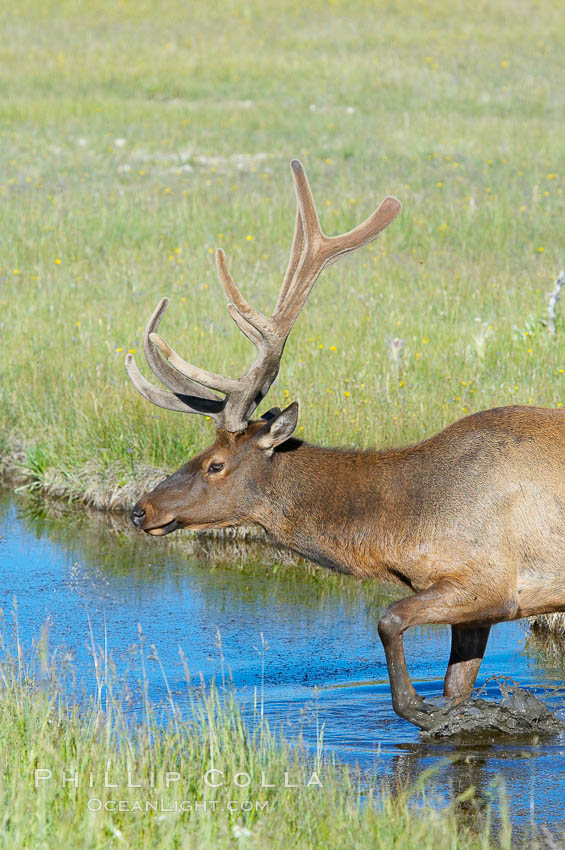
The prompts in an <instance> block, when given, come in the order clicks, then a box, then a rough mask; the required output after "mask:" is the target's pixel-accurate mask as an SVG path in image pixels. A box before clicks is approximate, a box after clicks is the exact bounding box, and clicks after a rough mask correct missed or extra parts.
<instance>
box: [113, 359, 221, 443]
mask: <svg viewBox="0 0 565 850" xmlns="http://www.w3.org/2000/svg"><path fill="white" fill-rule="evenodd" d="M126 369H127V372H128V375H129V377H130V380H131V382H132V384H133V385H134V387H135V388H136V390H137V391H138V392H139V393H141V395H142V396H143V397H144V398H146V399H147V401H150V402H151V403H152V404H155V405H157V407H163V408H164V409H165V410H175V411H177V412H178V413H201V414H203V415H206V416H210V417H211V418H212V419H215V420H216V422H217V423H218V427H221V423H222V422H223V409H224V406H225V399H219V398H217V397H216V398H215V399H214V400H212V399H209V398H201V397H200V396H193V395H191V394H186V395H185V394H184V393H174V392H168V391H167V390H163V389H161V387H156V386H154V385H153V384H152V383H150V382H149V381H148V380H147V379H146V378H144V377H143V375H142V374H141V372H140V371H139V369H138V368H137V363H136V362H135V358H134V356H133V354H126Z"/></svg>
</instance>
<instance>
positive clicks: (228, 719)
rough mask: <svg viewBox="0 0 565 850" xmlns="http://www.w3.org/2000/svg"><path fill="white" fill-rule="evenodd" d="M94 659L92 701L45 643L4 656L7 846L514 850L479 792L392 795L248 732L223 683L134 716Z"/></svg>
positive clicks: (0, 716) (0, 795)
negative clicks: (476, 797) (471, 805)
mask: <svg viewBox="0 0 565 850" xmlns="http://www.w3.org/2000/svg"><path fill="white" fill-rule="evenodd" d="M145 651H147V649H146V650H145ZM94 658H95V659H96V663H95V664H94V671H95V673H94V674H93V675H96V680H97V681H96V683H94V682H93V685H94V686H95V687H94V690H95V692H97V694H98V697H97V698H96V699H95V700H93V701H92V702H91V703H90V705H89V707H87V708H84V707H83V708H78V707H77V706H76V705H73V704H72V703H69V701H68V700H66V699H65V698H64V696H63V693H64V688H63V687H62V685H63V682H64V681H65V680H66V679H67V678H68V676H69V671H68V670H67V673H66V674H65V676H62V674H61V672H60V668H59V670H56V669H55V668H54V666H53V665H52V657H51V656H49V653H48V651H47V647H46V646H45V644H43V643H40V644H39V647H38V654H37V658H36V660H35V663H34V664H33V665H32V666H31V667H30V666H28V665H27V664H26V662H25V661H24V659H22V658H21V656H20V657H19V658H17V657H12V659H10V657H9V656H6V655H3V659H2V661H0V697H1V699H0V741H1V743H2V746H1V760H2V775H3V780H2V783H1V785H0V803H1V806H2V827H1V829H0V847H6V848H13V847H35V848H38V847H58V848H61V850H65V848H72V850H79V848H85V850H86V848H89V849H90V848H109V847H131V848H136V850H142V849H143V848H152V850H158V848H167V850H170V848H181V847H191V848H200V847H202V848H204V847H206V848H208V847H214V848H218V849H219V850H221V848H224V847H225V848H228V847H230V848H233V847H241V848H273V850H275V848H286V847H289V846H295V847H308V848H325V847H328V846H330V845H331V846H332V847H340V848H357V847H383V848H387V850H391V848H396V847H398V848H422V847H424V848H434V850H436V849H437V848H446V849H447V848H450V850H452V848H487V847H492V846H500V847H510V839H511V835H510V829H509V827H504V828H503V829H502V831H501V832H500V834H499V836H498V837H497V838H496V840H495V839H494V838H493V836H492V834H491V833H490V832H489V829H488V824H486V823H485V824H483V826H477V825H476V824H474V825H473V827H471V826H470V825H469V816H468V813H467V815H463V816H461V811H460V809H463V810H465V811H467V809H465V803H464V801H467V802H469V800H470V799H471V797H472V792H469V793H464V794H463V795H461V797H460V798H458V799H457V800H456V801H454V803H453V804H452V805H451V806H449V807H448V808H447V809H445V808H444V809H443V810H442V811H441V813H440V812H438V811H436V810H434V808H433V806H432V805H430V804H429V803H426V799H425V795H424V791H423V790H422V785H425V784H426V783H425V782H424V783H422V782H421V783H420V789H419V790H414V789H412V790H408V791H400V792H399V793H398V794H395V795H390V794H389V793H386V792H384V791H383V790H382V788H380V785H379V783H378V777H375V787H374V788H373V787H372V784H373V783H372V782H371V781H370V779H367V778H365V779H364V780H363V782H361V783H360V781H359V778H358V777H356V776H355V775H354V774H353V773H351V772H350V771H348V770H346V769H343V768H339V767H336V766H335V765H334V764H332V763H331V761H329V760H328V759H326V758H325V757H324V756H323V751H322V747H321V746H320V752H319V753H318V754H317V755H315V756H313V757H312V756H308V755H307V754H306V753H305V752H303V751H302V750H300V748H298V749H297V748H294V749H291V748H290V746H289V745H288V744H287V743H286V742H285V741H284V740H283V739H282V738H281V737H280V736H278V735H275V734H273V733H271V732H270V731H269V730H268V729H267V728H266V727H265V726H264V725H261V723H259V724H258V726H257V728H256V732H255V733H253V734H252V733H250V732H249V731H248V729H247V728H246V726H245V724H244V722H243V719H242V716H241V714H240V711H239V709H238V707H237V704H236V703H235V701H234V700H233V699H231V698H230V697H229V696H226V697H220V695H219V694H218V692H217V691H215V690H212V691H207V692H205V693H203V692H198V689H196V690H194V689H193V690H192V691H191V693H192V697H191V700H192V707H193V712H192V714H191V716H190V719H189V720H183V719H182V718H181V715H180V712H179V710H178V706H177V705H176V703H175V702H174V701H173V699H172V697H171V699H170V702H169V705H168V706H167V707H166V708H165V709H157V708H156V707H155V706H154V705H152V704H151V702H150V701H149V699H148V698H147V697H146V698H145V700H144V709H143V712H142V716H141V717H140V718H138V722H136V723H133V722H132V720H131V718H129V719H128V717H127V715H126V714H125V713H124V711H123V708H122V703H121V701H120V694H119V689H118V686H117V684H116V681H115V679H114V678H113V677H112V675H111V673H109V667H107V666H105V664H104V656H103V655H102V654H98V653H96V654H95V655H94ZM94 658H93V660H94ZM141 687H142V692H144V693H146V690H145V688H144V685H143V682H142V683H141ZM187 687H188V685H187ZM57 693H59V697H57V696H56V694H57ZM257 711H258V712H259V711H260V706H259V705H258V707H257ZM320 744H321V742H320ZM211 771H212V772H211ZM212 786H215V787H212ZM267 786H268V787H267ZM290 786H294V787H290Z"/></svg>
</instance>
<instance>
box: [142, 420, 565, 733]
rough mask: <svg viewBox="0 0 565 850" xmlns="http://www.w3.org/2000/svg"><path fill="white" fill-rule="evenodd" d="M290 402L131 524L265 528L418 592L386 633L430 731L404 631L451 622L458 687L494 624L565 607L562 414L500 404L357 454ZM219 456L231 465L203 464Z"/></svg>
mask: <svg viewBox="0 0 565 850" xmlns="http://www.w3.org/2000/svg"><path fill="white" fill-rule="evenodd" d="M291 408H293V406H292V405H291V407H290V408H287V410H286V411H283V413H282V414H280V416H279V417H278V418H277V417H275V418H274V419H273V420H271V421H268V422H266V421H264V420H259V421H258V422H254V423H251V424H250V425H249V426H248V428H247V429H246V430H245V431H243V432H241V433H238V434H232V433H228V432H227V431H218V433H217V437H216V441H215V443H214V444H213V445H212V446H210V447H209V448H208V449H206V450H204V451H203V452H201V453H200V454H199V455H197V456H196V457H195V458H193V459H192V460H191V461H189V462H188V463H187V464H185V466H183V467H182V468H181V469H180V470H179V471H178V472H176V473H175V474H174V475H172V476H171V477H170V478H168V479H166V480H165V481H164V482H162V483H161V484H160V485H159V486H158V487H157V488H156V489H155V490H153V491H152V492H151V493H150V494H148V495H147V496H145V497H144V498H143V499H142V500H141V501H140V502H139V503H138V505H137V506H136V509H134V513H135V510H137V511H138V514H139V515H141V514H140V512H141V513H143V512H144V519H143V523H140V522H137V521H136V520H135V519H134V521H136V524H137V525H140V526H141V527H143V528H144V530H146V531H150V532H152V533H157V534H158V533H166V532H167V531H169V530H174V529H175V528H179V527H188V528H196V529H205V528H216V527H221V526H227V525H240V524H246V523H256V524H259V525H261V526H263V528H265V530H266V531H267V532H268V533H269V534H270V535H272V536H273V537H274V538H275V539H276V540H277V541H278V542H279V543H282V544H284V545H285V546H287V547H289V548H290V549H293V550H294V551H296V552H299V553H300V554H301V555H304V556H305V557H308V558H310V559H311V560H313V561H316V562H317V563H320V564H323V565H324V566H327V567H330V568H331V569H335V570H339V571H342V572H346V573H350V574H352V575H355V576H359V577H374V578H377V579H383V580H387V581H393V582H397V583H400V584H402V585H404V586H406V587H407V588H409V589H410V590H412V591H413V592H414V594H415V595H414V596H411V597H407V598H406V599H402V600H400V601H398V602H395V603H393V604H392V605H391V606H390V607H389V608H388V609H387V611H386V612H385V614H384V615H383V617H382V619H381V622H380V625H379V631H380V634H381V637H382V640H383V644H384V647H385V653H386V656H387V663H388V667H389V674H390V679H391V692H392V699H393V705H394V707H395V709H396V711H397V712H398V713H399V714H401V715H402V716H403V717H406V718H407V719H409V720H411V721H412V722H414V723H416V724H418V725H419V726H422V727H424V728H425V727H426V726H427V725H429V722H428V719H429V707H427V705H426V704H425V703H424V701H423V700H421V698H420V697H419V696H418V695H417V694H416V692H415V691H414V689H413V687H412V685H411V683H410V680H409V678H408V672H407V669H406V663H405V660H404V654H403V649H402V633H403V632H404V630H405V629H406V628H409V627H410V626H413V625H418V624H424V623H447V624H450V625H451V626H452V627H453V641H452V652H451V658H450V663H449V667H448V672H447V675H446V681H445V694H446V695H447V696H450V697H456V698H462V697H465V696H467V695H468V694H469V693H470V691H471V690H472V687H473V684H474V681H475V678H476V675H477V673H478V669H479V666H480V662H481V659H482V656H483V653H484V650H485V647H486V641H487V639H488V630H489V628H490V626H491V625H492V624H493V623H497V622H501V621H504V620H512V619H516V618H518V617H524V616H529V615H531V614H539V613H549V612H555V611H563V610H565V581H564V573H565V569H564V567H565V563H564V561H565V475H564V472H565V412H563V411H560V410H546V409H542V408H530V407H505V408H497V409H494V410H488V411H483V412H481V413H476V414H474V415H472V416H468V417H466V418H465V419H462V420H460V421H459V422H456V423H455V424H453V425H451V426H450V427H449V428H447V429H446V430H444V431H442V432H441V433H440V434H438V435H436V436H434V437H432V438H431V439H428V440H425V441H424V442H422V443H419V444H418V445H414V446H409V447H406V448H402V449H391V450H385V451H368V452H360V451H354V450H351V451H350V450H340V449H328V448H321V447H317V446H312V445H309V444H308V443H304V442H301V441H299V440H296V439H293V438H290V434H291V433H292V430H293V428H294V425H295V424H296V415H294V410H293V411H292V413H293V415H294V420H293V421H294V425H293V424H292V423H291V422H287V421H286V420H285V419H284V417H285V415H286V419H287V420H289V419H292V416H291V415H290V411H291ZM296 413H297V408H296ZM277 422H278V423H279V424H278V427H279V428H280V429H281V430H282V433H281V435H279V436H280V437H281V439H279V440H278V442H277V439H278V437H277V438H275V436H274V432H275V430H276V427H277V426H276V425H275V426H273V423H277ZM281 423H282V424H281ZM269 441H271V442H272V443H273V445H270V443H269ZM262 443H265V444H266V448H265V446H263V447H261V445H262ZM211 462H215V463H216V464H218V463H224V464H225V467H224V469H223V470H221V471H220V472H219V473H218V472H216V473H214V474H212V473H208V472H207V469H208V466H209V464H210V463H211Z"/></svg>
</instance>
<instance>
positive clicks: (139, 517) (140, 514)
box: [130, 505, 145, 528]
mask: <svg viewBox="0 0 565 850" xmlns="http://www.w3.org/2000/svg"><path fill="white" fill-rule="evenodd" d="M130 518H131V521H132V522H133V524H134V525H135V526H136V528H141V526H142V525H143V520H144V519H145V511H144V510H143V508H140V507H139V505H136V506H135V508H134V509H133V511H132V512H131V514H130Z"/></svg>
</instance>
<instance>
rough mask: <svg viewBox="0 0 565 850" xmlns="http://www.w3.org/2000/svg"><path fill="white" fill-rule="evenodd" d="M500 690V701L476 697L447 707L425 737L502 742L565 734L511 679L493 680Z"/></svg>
mask: <svg viewBox="0 0 565 850" xmlns="http://www.w3.org/2000/svg"><path fill="white" fill-rule="evenodd" d="M489 682H495V683H496V684H497V686H498V688H499V689H500V698H499V699H490V700H488V701H487V700H485V699H482V698H481V697H480V696H478V695H477V696H473V697H471V698H470V699H467V700H465V701H464V702H460V703H457V704H455V705H446V706H445V707H442V708H439V709H437V710H436V711H434V712H433V713H432V715H431V719H432V725H431V726H430V728H429V729H426V730H425V731H422V733H421V734H422V737H427V738H447V737H451V738H453V737H455V736H457V737H459V738H461V739H464V738H473V737H477V736H480V738H481V740H483V741H484V740H485V739H486V740H488V738H489V736H490V737H491V738H492V739H493V740H498V739H499V737H500V736H501V735H510V736H513V737H520V738H524V737H528V736H531V737H532V738H533V739H534V740H536V739H539V738H540V737H544V738H547V737H552V736H554V735H557V734H558V733H559V732H563V731H564V730H565V723H564V722H563V721H562V720H561V719H560V718H559V717H557V715H555V714H554V713H553V712H552V711H550V710H549V708H548V707H547V705H546V704H545V703H543V702H541V701H540V700H539V699H538V698H537V697H536V695H535V694H533V693H532V692H531V691H526V690H524V688H521V687H520V686H519V685H518V683H517V682H515V681H514V680H513V679H510V678H508V677H500V676H491V677H490V679H489Z"/></svg>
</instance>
